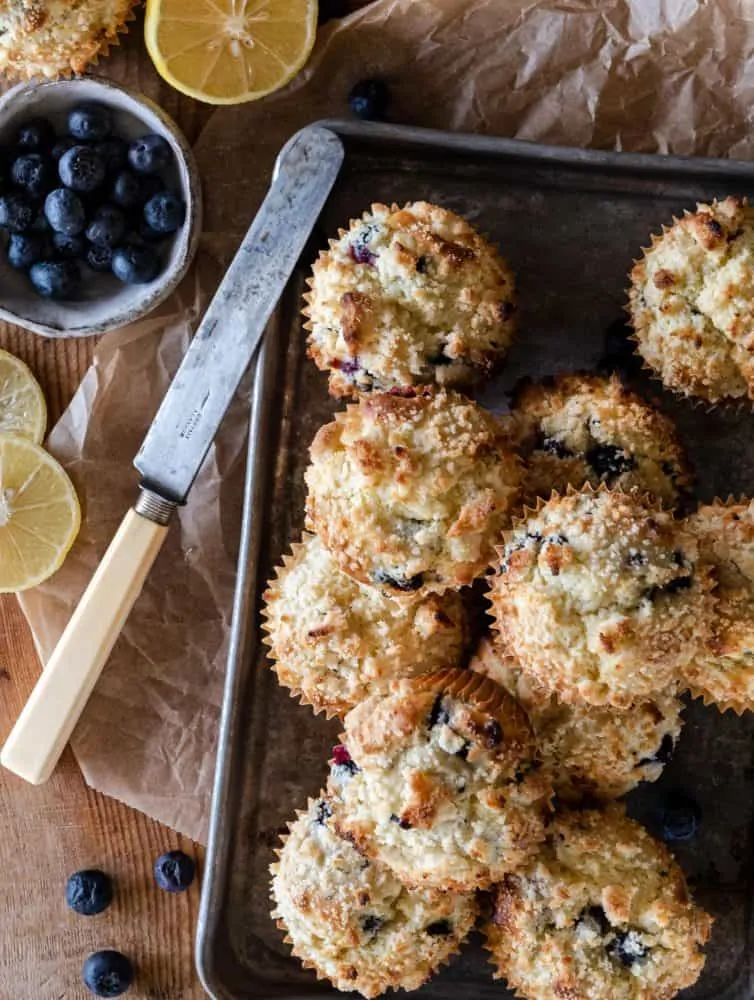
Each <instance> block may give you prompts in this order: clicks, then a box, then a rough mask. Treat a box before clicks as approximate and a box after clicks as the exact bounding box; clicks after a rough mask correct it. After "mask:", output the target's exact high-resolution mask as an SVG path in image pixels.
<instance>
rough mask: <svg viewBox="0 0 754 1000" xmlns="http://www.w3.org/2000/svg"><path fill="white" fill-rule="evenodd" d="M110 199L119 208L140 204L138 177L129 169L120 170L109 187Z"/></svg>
mask: <svg viewBox="0 0 754 1000" xmlns="http://www.w3.org/2000/svg"><path fill="white" fill-rule="evenodd" d="M110 200H111V201H112V202H114V203H115V204H116V205H119V206H120V207H121V208H136V207H137V206H138V205H141V204H142V185H141V183H140V179H139V178H138V177H137V176H136V175H135V174H132V173H131V172H130V171H129V170H121V171H120V173H119V174H117V176H116V177H115V179H114V180H113V183H112V185H111V187H110Z"/></svg>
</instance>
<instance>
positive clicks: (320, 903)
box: [271, 795, 477, 997]
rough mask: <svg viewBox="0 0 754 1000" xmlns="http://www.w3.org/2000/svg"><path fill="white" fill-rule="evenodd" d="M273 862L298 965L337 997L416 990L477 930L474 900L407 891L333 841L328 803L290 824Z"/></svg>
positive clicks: (318, 803)
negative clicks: (311, 971) (323, 980)
mask: <svg viewBox="0 0 754 1000" xmlns="http://www.w3.org/2000/svg"><path fill="white" fill-rule="evenodd" d="M278 857H279V861H278V862H277V863H276V864H274V865H272V869H271V870H272V876H273V877H272V898H273V901H274V905H275V908H274V910H273V914H272V915H273V917H275V918H276V920H277V924H278V927H279V928H280V929H281V930H283V931H285V933H286V940H287V942H288V943H289V944H290V945H291V947H292V949H293V954H294V955H296V956H297V957H298V958H299V959H301V961H302V963H303V965H304V967H305V968H309V969H314V970H315V972H316V973H317V976H318V978H322V977H325V978H327V979H329V980H330V981H331V982H332V984H333V985H334V986H335V988H336V989H339V990H344V991H346V992H347V991H350V990H356V991H357V992H358V993H360V994H361V995H362V996H363V997H377V996H380V995H381V994H382V993H385V992H386V991H387V990H389V989H393V990H399V989H403V990H416V989H418V988H419V987H420V986H422V985H423V984H424V983H425V982H426V981H427V980H428V979H429V978H430V976H431V975H432V973H433V972H435V971H436V970H437V968H438V967H439V966H440V965H441V964H443V963H445V962H447V961H448V959H449V958H450V957H451V955H453V954H455V953H456V952H458V951H459V950H460V947H461V944H462V943H463V941H464V939H465V938H466V936H467V935H468V933H469V932H470V931H471V929H472V927H473V926H474V921H475V919H476V916H477V903H476V898H475V896H474V893H472V892H465V893H459V892H445V891H443V890H439V889H407V888H406V887H405V886H404V885H403V884H402V883H401V881H400V880H399V879H398V878H396V876H395V875H394V874H393V873H392V872H391V871H390V870H389V869H388V868H386V867H385V866H384V865H382V864H380V863H379V862H378V861H370V860H368V859H367V858H365V857H364V855H363V854H360V853H359V852H358V851H357V850H356V848H355V847H354V846H353V844H352V843H350V841H348V840H346V839H345V838H343V837H341V836H340V835H339V834H338V832H337V830H336V829H335V825H334V822H333V806H332V801H331V800H330V799H329V798H328V797H327V796H326V795H323V796H321V797H320V798H319V799H315V800H313V801H311V802H310V803H309V807H308V809H307V810H306V811H305V812H301V813H299V814H298V817H297V819H296V820H295V821H294V822H293V823H291V824H290V827H289V832H288V834H287V835H286V836H285V837H284V838H283V847H282V850H280V851H279V852H278Z"/></svg>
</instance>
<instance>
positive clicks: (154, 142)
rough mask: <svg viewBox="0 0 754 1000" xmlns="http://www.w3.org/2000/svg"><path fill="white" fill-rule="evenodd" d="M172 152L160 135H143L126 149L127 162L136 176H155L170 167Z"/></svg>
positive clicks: (168, 144)
mask: <svg viewBox="0 0 754 1000" xmlns="http://www.w3.org/2000/svg"><path fill="white" fill-rule="evenodd" d="M172 159H173V150H172V149H171V148H170V143H169V142H168V141H167V140H166V139H163V137H162V136H161V135H154V134H151V135H143V136H142V137H141V138H140V139H136V141H135V142H132V143H131V145H130V146H129V147H128V162H129V164H130V166H131V169H132V170H135V171H136V173H137V174H157V173H159V172H160V171H161V170H164V169H165V168H166V167H167V166H169V165H170V162H171V160H172Z"/></svg>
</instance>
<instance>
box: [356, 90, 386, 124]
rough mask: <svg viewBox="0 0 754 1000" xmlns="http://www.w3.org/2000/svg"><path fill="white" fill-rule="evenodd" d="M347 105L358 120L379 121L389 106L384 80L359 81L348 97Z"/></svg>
mask: <svg viewBox="0 0 754 1000" xmlns="http://www.w3.org/2000/svg"><path fill="white" fill-rule="evenodd" d="M348 103H349V104H350V106H351V111H353V113H354V114H355V115H356V116H357V117H358V118H364V119H368V120H371V121H381V119H383V118H384V117H385V115H386V113H387V109H388V105H389V104H390V90H389V88H388V85H387V84H386V83H385V81H384V80H361V81H360V82H359V83H357V84H356V86H355V87H354V88H353V89H352V90H351V93H350V94H349V95H348Z"/></svg>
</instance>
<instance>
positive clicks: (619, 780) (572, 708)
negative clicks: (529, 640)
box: [469, 639, 683, 802]
mask: <svg viewBox="0 0 754 1000" xmlns="http://www.w3.org/2000/svg"><path fill="white" fill-rule="evenodd" d="M469 667H470V669H471V670H476V671H478V672H479V673H482V674H484V675H485V676H487V677H490V678H492V680H493V681H495V682H496V683H498V684H499V685H500V686H501V687H503V688H505V690H506V691H508V692H509V693H510V694H511V695H513V697H514V698H515V699H516V701H518V703H519V704H520V705H522V706H523V707H524V708H525V709H526V712H527V714H528V716H529V721H530V722H531V724H532V727H533V729H534V735H535V736H536V739H537V743H538V745H539V752H540V755H541V757H542V762H543V764H544V765H545V767H547V769H548V771H549V773H550V774H551V776H552V780H553V786H554V788H555V793H556V795H557V796H558V798H559V799H560V800H561V801H563V802H575V801H578V800H580V799H616V798H620V796H621V795H626V794H627V793H628V792H630V791H631V789H633V788H635V787H636V786H637V785H638V784H639V783H640V782H642V781H656V780H657V779H658V778H659V777H660V775H661V774H662V769H663V767H664V766H665V764H667V763H668V761H669V760H670V757H671V755H672V753H673V750H674V749H675V745H676V743H677V741H678V737H679V736H680V733H681V725H682V721H681V712H682V711H683V702H682V701H680V699H678V698H677V697H675V695H673V694H671V693H660V694H657V695H655V696H654V698H653V699H652V701H644V702H641V703H639V704H637V705H634V706H633V707H632V708H629V709H619V708H611V707H610V706H602V707H598V706H596V705H587V704H586V703H583V704H574V705H566V704H564V703H563V702H562V701H559V700H558V698H557V697H556V696H555V695H553V694H550V693H549V692H548V691H546V690H545V689H544V688H543V687H542V686H541V685H540V684H538V683H537V682H536V681H535V680H534V679H533V677H531V675H529V674H526V673H524V672H523V671H522V670H521V668H520V666H519V665H518V663H517V662H516V660H515V659H513V657H511V656H508V655H507V654H506V652H505V650H504V649H502V648H501V647H500V645H499V644H498V643H495V642H493V641H492V640H490V639H483V640H482V642H481V643H480V645H479V648H478V649H477V651H476V653H475V655H474V657H473V658H472V660H471V663H470V664H469Z"/></svg>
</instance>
